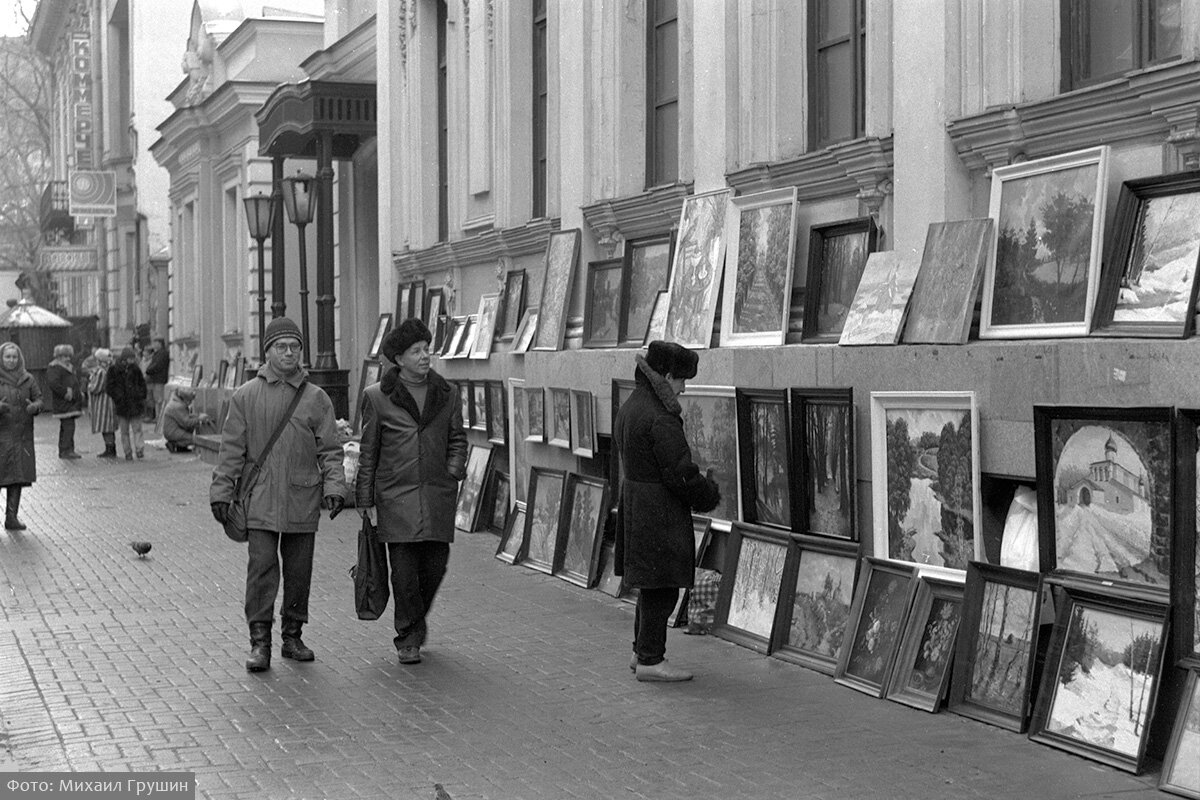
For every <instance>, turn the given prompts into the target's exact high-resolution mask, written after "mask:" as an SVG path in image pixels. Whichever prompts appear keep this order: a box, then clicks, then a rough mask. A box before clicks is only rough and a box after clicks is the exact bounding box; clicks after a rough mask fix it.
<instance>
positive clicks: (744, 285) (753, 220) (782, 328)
mask: <svg viewBox="0 0 1200 800" xmlns="http://www.w3.org/2000/svg"><path fill="white" fill-rule="evenodd" d="M725 235H726V238H727V240H728V243H727V253H728V255H727V256H726V265H725V267H726V270H727V276H726V279H725V295H724V299H723V301H722V316H721V346H722V347H729V346H739V345H744V346H750V345H772V344H775V345H778V344H783V339H784V335H785V334H786V333H787V314H788V300H789V299H790V297H791V293H792V257H793V252H794V249H795V241H796V187H794V186H793V187H790V188H787V189H772V190H770V191H766V192H759V193H757V194H752V195H745V196H741V197H735V198H733V200H732V201H731V207H730V210H729V219H728V221H727V226H726V233H725ZM730 310H732V313H730Z"/></svg>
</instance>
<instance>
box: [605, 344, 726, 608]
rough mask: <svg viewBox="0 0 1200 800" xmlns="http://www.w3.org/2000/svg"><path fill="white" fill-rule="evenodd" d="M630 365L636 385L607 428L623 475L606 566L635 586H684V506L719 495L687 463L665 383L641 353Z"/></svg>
mask: <svg viewBox="0 0 1200 800" xmlns="http://www.w3.org/2000/svg"><path fill="white" fill-rule="evenodd" d="M637 365H638V367H637V373H636V374H635V376H634V378H635V379H636V381H637V386H636V388H634V390H633V394H632V395H630V396H629V399H627V400H626V401H625V402H624V403H623V404H622V405H621V410H620V411H618V412H617V419H616V422H615V424H614V427H613V445H614V446H615V447H616V449H617V454H618V457H619V458H620V459H621V465H622V467H623V468H624V472H625V477H624V479H623V480H622V481H621V502H620V505H619V506H618V508H617V532H616V536H617V541H616V550H615V563H614V565H613V566H614V571H615V572H616V574H617V575H623V576H624V577H625V582H626V583H627V584H628V585H629V586H631V587H636V588H639V589H665V588H671V587H681V586H683V587H690V586H691V585H692V578H693V576H694V574H695V569H696V549H695V548H696V542H695V537H694V535H693V533H692V511H696V512H699V513H704V512H706V511H711V510H712V509H714V508H716V507H717V504H718V503H719V502H720V501H721V493H720V490H719V489H718V488H717V484H716V482H715V481H713V480H712V479H711V478H708V477H706V476H705V475H702V474H701V473H700V468H699V467H697V466H696V464H695V462H693V461H692V450H691V448H690V447H688V443H687V439H686V437H685V436H684V433H683V418H682V416H680V414H681V409H680V406H679V401H678V400H677V399H676V398H675V395H674V393H673V392H672V391H671V388H670V385H669V384H668V383H667V381H666V379H665V378H663V377H662V376H661V375H659V374H658V373H656V372H654V371H653V370H652V369H650V367H649V366H647V365H646V362H645V360H644V359H642V358H641V356H639V357H638V359H637Z"/></svg>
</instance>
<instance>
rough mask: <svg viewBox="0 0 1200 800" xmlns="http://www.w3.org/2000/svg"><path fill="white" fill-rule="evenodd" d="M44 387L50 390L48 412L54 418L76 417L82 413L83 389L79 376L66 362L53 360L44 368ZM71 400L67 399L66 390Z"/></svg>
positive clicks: (68, 362)
mask: <svg viewBox="0 0 1200 800" xmlns="http://www.w3.org/2000/svg"><path fill="white" fill-rule="evenodd" d="M46 386H48V387H49V388H50V411H51V412H52V413H53V414H54V416H56V417H78V416H79V415H80V414H82V413H83V389H82V388H81V387H80V386H79V374H78V373H77V372H76V371H75V367H74V366H73V365H72V364H71V362H70V361H68V360H65V359H64V360H62V361H60V360H58V359H55V360H53V361H51V362H50V366H48V367H46ZM68 389H70V390H71V399H70V400H68V399H67V390H68Z"/></svg>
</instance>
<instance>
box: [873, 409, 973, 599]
mask: <svg viewBox="0 0 1200 800" xmlns="http://www.w3.org/2000/svg"><path fill="white" fill-rule="evenodd" d="M978 431H979V408H978V406H977V405H976V402H975V393H974V392H871V470H872V472H871V474H872V480H871V496H872V508H873V510H874V518H875V519H874V523H875V524H874V547H873V550H872V552H874V553H875V554H877V555H879V556H881V557H886V558H891V559H895V560H898V561H910V562H913V563H915V564H917V565H919V566H920V567H921V570H922V572H929V571H941V572H942V573H944V574H945V573H948V572H949V573H952V574H955V575H957V576H960V579H961V576H962V575H963V574H964V571H965V570H966V568H967V563H968V562H969V561H986V560H987V558H986V556H985V555H984V549H983V525H982V523H983V512H982V508H983V503H982V500H981V498H980V468H979V436H978V433H977V432H978ZM947 450H949V451H950V455H951V458H950V459H947V458H946V455H947V454H946V452H945V451H947ZM942 467H946V468H947V469H952V471H950V472H946V473H945V474H941V470H942ZM934 481H938V485H939V491H938V492H937V493H935V492H934V490H933V488H932V485H933V483H934ZM947 484H948V485H949V486H951V487H952V488H950V489H947V488H946V486H947ZM968 509H969V513H970V516H969V517H968V516H967V515H966V514H964V513H963V512H964V511H967V510H968ZM945 519H949V520H950V521H951V522H952V523H953V524H954V525H955V526H956V529H955V530H954V531H953V532H951V533H946V532H944V531H942V529H941V527H940V526H941V525H943V524H944V520H945ZM935 526H936V527H935Z"/></svg>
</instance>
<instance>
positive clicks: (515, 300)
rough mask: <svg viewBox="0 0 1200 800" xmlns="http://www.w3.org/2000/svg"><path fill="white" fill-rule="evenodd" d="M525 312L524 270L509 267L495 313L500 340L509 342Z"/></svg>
mask: <svg viewBox="0 0 1200 800" xmlns="http://www.w3.org/2000/svg"><path fill="white" fill-rule="evenodd" d="M524 312H525V270H523V269H510V270H509V271H508V272H507V273H506V274H505V276H504V294H503V295H502V296H501V298H500V308H499V310H498V311H497V313H496V330H498V331H499V333H500V341H502V342H511V341H512V340H513V337H515V336H516V335H517V326H518V325H520V324H521V317H522V315H523V314H524Z"/></svg>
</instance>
